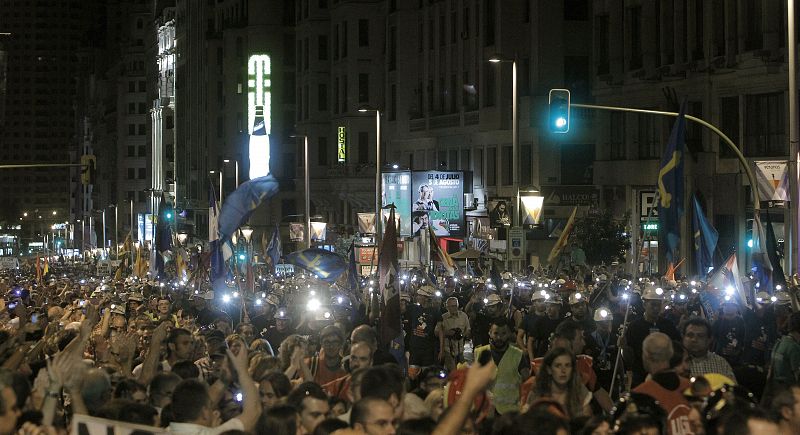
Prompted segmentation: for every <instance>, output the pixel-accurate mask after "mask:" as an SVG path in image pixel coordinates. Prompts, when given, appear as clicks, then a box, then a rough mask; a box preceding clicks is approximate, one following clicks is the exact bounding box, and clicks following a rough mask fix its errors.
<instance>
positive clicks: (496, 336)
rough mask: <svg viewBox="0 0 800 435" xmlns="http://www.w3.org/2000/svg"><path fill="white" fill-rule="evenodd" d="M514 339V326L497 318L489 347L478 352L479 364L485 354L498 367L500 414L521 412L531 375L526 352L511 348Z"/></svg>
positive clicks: (496, 393) (496, 401) (496, 385)
mask: <svg viewBox="0 0 800 435" xmlns="http://www.w3.org/2000/svg"><path fill="white" fill-rule="evenodd" d="M513 339H514V324H513V322H512V321H511V320H509V319H506V318H505V317H495V318H494V319H493V320H492V325H491V328H490V329H489V344H488V345H486V346H481V347H479V348H477V349H475V359H476V361H481V355H482V354H483V353H484V352H491V355H492V360H493V361H494V363H495V365H497V376H496V378H495V382H494V387H493V388H492V394H493V395H494V405H495V409H496V410H497V413H498V414H505V413H507V412H513V411H518V410H519V402H520V397H519V390H520V385H522V382H523V381H524V380H525V379H527V378H528V376H530V372H531V362H530V360H529V359H528V357H527V355H525V352H524V351H523V350H522V349H520V348H518V347H516V346H514V345H512V344H510V343H511V341H513Z"/></svg>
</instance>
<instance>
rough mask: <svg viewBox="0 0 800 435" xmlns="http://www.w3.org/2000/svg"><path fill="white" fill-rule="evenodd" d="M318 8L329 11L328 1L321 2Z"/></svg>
mask: <svg viewBox="0 0 800 435" xmlns="http://www.w3.org/2000/svg"><path fill="white" fill-rule="evenodd" d="M317 7H318V8H320V9H328V0H319V2H317Z"/></svg>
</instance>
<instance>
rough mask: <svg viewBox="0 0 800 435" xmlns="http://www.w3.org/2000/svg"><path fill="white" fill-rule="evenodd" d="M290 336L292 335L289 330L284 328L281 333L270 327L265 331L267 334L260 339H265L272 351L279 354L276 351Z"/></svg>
mask: <svg viewBox="0 0 800 435" xmlns="http://www.w3.org/2000/svg"><path fill="white" fill-rule="evenodd" d="M290 335H292V331H290V330H289V328H286V329H284V330H283V331H278V328H276V327H274V326H272V327H270V328H269V329H267V332H266V333H265V334H263V335H262V337H264V338H265V339H267V341H269V344H270V345H271V346H272V349H273V350H274V351H275V353H278V352H279V350H278V349H280V347H281V343H283V340H285V339H286V337H288V336H290Z"/></svg>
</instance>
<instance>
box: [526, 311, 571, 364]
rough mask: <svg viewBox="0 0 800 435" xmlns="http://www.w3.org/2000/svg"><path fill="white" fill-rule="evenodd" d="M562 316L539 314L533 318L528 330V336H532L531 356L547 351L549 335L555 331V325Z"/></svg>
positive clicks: (541, 354) (538, 355)
mask: <svg viewBox="0 0 800 435" xmlns="http://www.w3.org/2000/svg"><path fill="white" fill-rule="evenodd" d="M562 320H564V319H562V318H560V317H559V318H558V319H551V318H550V317H547V316H541V317H537V318H536V319H534V321H533V323H532V324H531V329H530V330H528V331H527V332H528V337H533V339H534V343H533V356H534V357H536V358H538V357H541V356H544V354H546V353H547V349H548V348H549V347H550V336H551V335H552V334H553V333H554V332H556V327H557V326H558V324H559V323H561V321H562Z"/></svg>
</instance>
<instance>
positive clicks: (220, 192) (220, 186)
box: [219, 168, 222, 204]
mask: <svg viewBox="0 0 800 435" xmlns="http://www.w3.org/2000/svg"><path fill="white" fill-rule="evenodd" d="M219 203H220V204H222V168H220V169H219Z"/></svg>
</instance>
